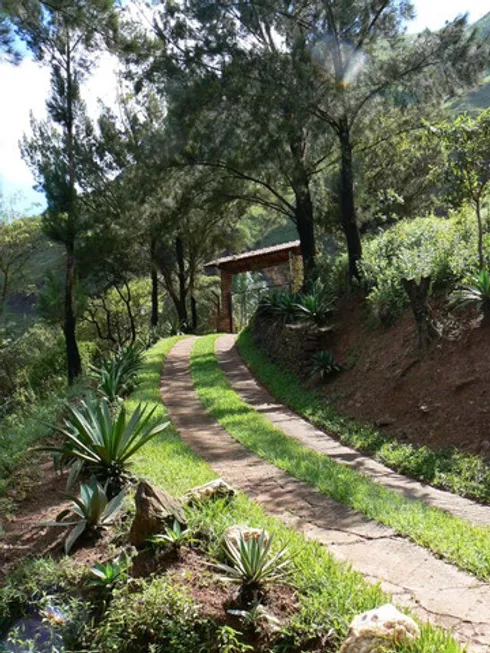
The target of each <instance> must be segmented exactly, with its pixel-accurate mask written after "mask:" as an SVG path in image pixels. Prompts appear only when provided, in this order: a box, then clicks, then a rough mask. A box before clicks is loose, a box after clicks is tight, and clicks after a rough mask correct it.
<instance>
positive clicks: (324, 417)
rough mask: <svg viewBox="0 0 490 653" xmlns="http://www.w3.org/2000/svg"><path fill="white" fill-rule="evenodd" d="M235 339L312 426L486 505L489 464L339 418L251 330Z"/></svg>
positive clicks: (285, 400) (489, 488) (262, 379)
mask: <svg viewBox="0 0 490 653" xmlns="http://www.w3.org/2000/svg"><path fill="white" fill-rule="evenodd" d="M237 344H238V349H239V350H240V354H241V355H242V357H243V359H244V360H245V362H246V363H247V365H248V366H249V367H250V369H252V370H253V373H254V374H255V376H256V377H257V378H258V379H259V381H260V382H261V383H263V385H265V386H266V387H267V388H268V390H269V391H270V392H271V393H272V394H273V395H274V396H275V397H276V398H277V399H278V400H279V401H281V402H282V403H284V404H286V405H287V406H289V407H290V408H291V409H292V410H294V411H295V412H296V413H298V414H299V415H302V416H303V417H305V418H306V419H308V420H309V421H310V422H311V423H312V424H314V425H315V426H317V427H319V428H321V429H324V430H327V431H329V432H331V433H333V434H335V435H336V436H337V437H338V438H339V440H340V441H341V442H342V443H344V444H346V445H348V446H351V447H354V448H355V449H358V450H359V451H363V452H366V453H368V454H370V455H372V456H373V457H375V458H376V459H377V460H379V461H381V462H383V463H385V464H386V465H388V467H391V468H392V469H394V470H396V471H398V472H400V473H402V474H405V475H406V476H410V477H412V478H415V479H418V480H420V481H423V482H425V483H429V484H430V485H433V486H435V487H440V488H442V489H444V490H449V491H450V492H454V493H456V494H459V495H461V496H464V497H468V498H471V499H475V500H477V501H479V502H481V503H486V504H490V465H488V464H487V463H486V462H485V461H484V460H483V459H482V458H481V457H479V456H475V455H471V454H468V453H465V452H462V451H458V450H457V449H454V448H450V449H449V448H447V449H442V450H439V451H434V450H432V449H430V448H429V447H426V446H422V447H417V446H415V445H413V444H406V443H401V442H399V441H398V440H397V439H396V438H393V437H390V436H389V435H384V434H381V433H380V432H379V431H376V430H375V429H373V428H371V427H370V426H367V425H362V424H359V423H357V422H355V421H354V420H352V419H350V418H347V417H343V416H341V415H339V414H338V413H337V412H336V410H335V408H334V407H333V406H332V405H331V404H329V403H328V402H327V401H326V400H325V398H324V397H321V396H320V395H318V394H317V393H315V392H313V391H311V390H307V389H306V388H305V386H304V384H303V383H302V382H301V380H300V379H299V378H298V377H297V376H296V375H295V374H294V373H293V372H291V371H289V370H286V369H284V368H283V367H280V366H279V365H277V364H275V363H273V362H272V361H270V360H269V359H268V358H267V356H266V355H265V354H264V353H263V352H262V351H260V349H259V348H258V347H257V346H256V345H255V343H254V341H253V336H252V333H251V331H250V330H249V329H246V330H245V331H243V332H242V333H241V334H240V336H239V338H238V342H237Z"/></svg>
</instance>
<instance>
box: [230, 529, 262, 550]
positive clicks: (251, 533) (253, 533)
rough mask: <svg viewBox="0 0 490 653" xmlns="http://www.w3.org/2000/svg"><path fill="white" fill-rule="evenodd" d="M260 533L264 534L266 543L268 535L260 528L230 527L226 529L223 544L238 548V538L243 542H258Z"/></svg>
mask: <svg viewBox="0 0 490 653" xmlns="http://www.w3.org/2000/svg"><path fill="white" fill-rule="evenodd" d="M262 533H264V534H265V537H264V541H265V543H266V544H267V542H268V541H269V540H270V535H269V533H268V532H267V531H263V530H262V529H261V528H251V527H250V526H239V525H236V526H230V527H229V528H227V529H226V531H225V534H224V536H223V539H224V541H225V542H230V543H231V544H233V545H234V546H236V547H237V548H238V546H239V543H240V536H241V537H243V539H244V540H245V542H248V540H252V539H255V540H258V539H260V536H261V535H262Z"/></svg>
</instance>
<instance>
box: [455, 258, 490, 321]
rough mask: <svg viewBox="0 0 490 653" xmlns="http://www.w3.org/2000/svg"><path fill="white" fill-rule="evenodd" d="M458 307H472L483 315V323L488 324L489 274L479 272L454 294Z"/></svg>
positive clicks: (489, 307) (489, 312) (489, 308)
mask: <svg viewBox="0 0 490 653" xmlns="http://www.w3.org/2000/svg"><path fill="white" fill-rule="evenodd" d="M455 303H456V304H457V305H458V306H469V305H473V306H476V307H477V308H478V310H480V311H481V312H482V313H483V321H484V322H485V323H486V324H489V323H490V272H489V271H488V270H481V271H480V272H479V273H478V274H476V275H474V276H473V277H472V278H471V279H470V282H469V283H468V284H466V285H464V286H463V287H462V288H461V289H460V290H459V291H457V292H456V293H455Z"/></svg>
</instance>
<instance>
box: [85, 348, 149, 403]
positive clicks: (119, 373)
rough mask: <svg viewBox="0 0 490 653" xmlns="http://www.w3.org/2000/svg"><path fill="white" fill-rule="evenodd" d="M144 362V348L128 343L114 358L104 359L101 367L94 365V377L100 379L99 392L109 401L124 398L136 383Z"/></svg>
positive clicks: (92, 371)
mask: <svg viewBox="0 0 490 653" xmlns="http://www.w3.org/2000/svg"><path fill="white" fill-rule="evenodd" d="M142 364H143V348H142V347H140V346H138V345H128V346H127V347H124V348H123V349H120V350H119V351H118V352H117V353H116V354H115V356H114V357H113V358H110V359H104V360H102V362H101V364H100V366H99V367H96V366H95V365H92V366H91V367H90V371H91V373H92V377H93V378H95V379H96V381H98V391H99V393H100V394H101V395H102V396H103V397H105V398H106V399H107V401H108V402H109V403H114V402H116V401H117V400H118V399H123V398H124V397H125V396H126V395H128V394H129V393H131V392H132V391H133V390H134V388H135V385H136V378H137V375H138V372H139V370H140V369H141V366H142Z"/></svg>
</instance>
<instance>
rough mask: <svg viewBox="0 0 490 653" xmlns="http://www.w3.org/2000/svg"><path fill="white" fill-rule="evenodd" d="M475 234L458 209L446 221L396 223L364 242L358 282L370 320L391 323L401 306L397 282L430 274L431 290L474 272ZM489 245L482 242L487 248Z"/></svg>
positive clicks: (405, 300) (404, 303) (428, 219)
mask: <svg viewBox="0 0 490 653" xmlns="http://www.w3.org/2000/svg"><path fill="white" fill-rule="evenodd" d="M475 239H476V233H475V231H474V229H472V228H469V227H468V223H467V220H466V214H465V212H464V211H462V212H461V213H459V214H453V215H452V216H451V217H450V218H448V219H445V218H436V217H426V218H416V219H414V220H408V219H407V220H401V221H400V222H398V223H397V224H396V225H394V226H393V227H390V228H389V229H386V230H385V231H383V232H382V233H380V234H379V235H377V236H374V237H372V238H371V239H370V240H366V241H365V242H364V258H363V262H362V273H363V284H364V288H365V290H366V292H367V303H368V306H369V308H370V310H371V312H372V314H373V315H374V317H375V318H376V319H378V320H380V321H382V322H390V321H392V320H394V319H395V318H396V317H397V316H398V315H399V314H400V313H401V312H402V311H403V310H404V308H405V307H406V306H407V304H408V297H407V295H406V293H405V292H404V290H403V284H402V279H404V278H406V279H420V278H421V277H428V276H430V277H431V279H432V282H433V286H434V287H435V288H437V287H439V288H440V287H447V286H451V285H453V284H455V283H458V282H459V281H461V279H463V278H464V277H466V276H468V275H470V274H473V273H474V272H476V270H477V266H478V261H477V256H476V252H477V248H476V244H475V242H476V241H475ZM488 246H489V243H487V248H488Z"/></svg>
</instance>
